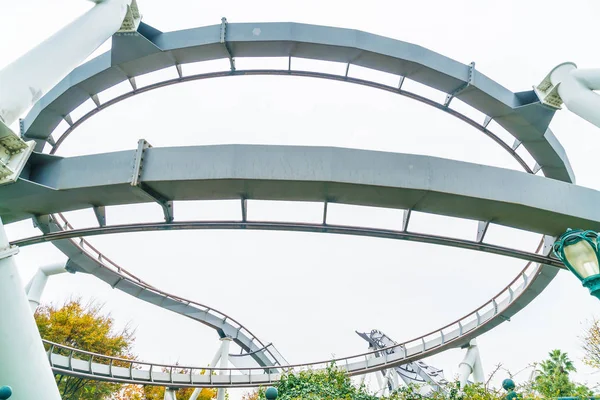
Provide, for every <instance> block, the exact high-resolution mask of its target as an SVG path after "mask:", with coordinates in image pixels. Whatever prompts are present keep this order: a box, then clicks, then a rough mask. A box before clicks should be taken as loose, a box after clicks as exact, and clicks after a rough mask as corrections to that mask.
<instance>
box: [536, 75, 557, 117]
mask: <svg viewBox="0 0 600 400" xmlns="http://www.w3.org/2000/svg"><path fill="white" fill-rule="evenodd" d="M533 91H534V92H535V94H536V95H537V97H538V99H540V102H541V103H542V104H545V105H547V106H550V107H552V108H554V109H557V110H560V106H561V105H562V104H563V101H562V98H561V97H560V95H559V94H558V85H556V86H555V85H553V84H552V81H551V80H550V74H548V75H546V77H545V78H544V80H542V82H541V83H540V84H539V85H537V86H534V87H533Z"/></svg>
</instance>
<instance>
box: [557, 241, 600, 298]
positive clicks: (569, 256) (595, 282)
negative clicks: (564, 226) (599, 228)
mask: <svg viewBox="0 0 600 400" xmlns="http://www.w3.org/2000/svg"><path fill="white" fill-rule="evenodd" d="M599 236H600V235H599V234H598V232H594V231H584V230H582V229H569V230H567V231H566V232H565V233H563V234H562V236H561V237H560V238H558V240H557V241H556V243H554V247H553V249H554V254H555V255H556V256H557V257H558V258H559V259H560V261H562V262H563V264H565V266H566V267H567V268H568V269H569V270H570V271H571V272H572V273H574V274H575V276H577V278H579V280H580V281H581V283H582V284H583V286H584V287H586V288H588V289H589V291H590V294H591V295H592V296H594V297H596V298H598V299H600V262H599V259H600V258H599V257H600V255H599V249H598V237H599Z"/></svg>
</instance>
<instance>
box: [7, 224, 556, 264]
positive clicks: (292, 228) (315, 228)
mask: <svg viewBox="0 0 600 400" xmlns="http://www.w3.org/2000/svg"><path fill="white" fill-rule="evenodd" d="M59 218H61V219H63V221H66V219H65V218H64V216H62V214H60V213H59ZM55 223H56V224H57V226H60V223H59V221H55ZM236 229H248V230H256V231H286V232H310V233H331V234H337V235H351V236H365V237H374V238H380V239H394V240H406V241H411V242H418V243H428V244H437V245H441V246H449V247H456V248H459V249H465V250H474V251H481V252H484V253H490V254H496V255H501V256H506V257H511V258H517V259H520V260H525V261H529V262H536V263H540V264H544V265H549V266H553V267H555V268H560V269H565V266H564V264H563V263H562V262H561V261H560V260H558V259H556V258H554V257H551V256H550V254H546V255H543V254H539V253H537V252H534V253H532V252H528V251H523V250H519V249H513V248H510V247H503V246H498V245H493V244H489V243H483V242H478V241H475V240H467V239H457V238H451V237H446V236H438V235H432V234H426V233H416V232H409V231H401V230H392V229H378V228H368V227H358V226H347V225H332V224H329V223H326V224H314V223H312V224H311V223H300V222H283V221H282V222H275V221H269V222H265V221H181V222H167V223H163V222H154V223H153V222H146V223H135V224H125V225H112V226H101V227H97V228H82V229H75V228H72V227H70V228H69V229H62V230H53V231H50V230H48V233H45V234H42V235H40V236H32V237H28V238H24V239H19V240H15V241H13V242H11V244H12V245H14V246H19V247H25V246H32V245H35V244H40V243H54V242H59V241H65V240H67V239H82V238H85V237H90V236H100V235H113V234H118V233H138V232H157V231H178V230H236ZM58 246H59V248H60V244H59V245H58ZM94 250H96V249H94ZM96 251H97V250H96Z"/></svg>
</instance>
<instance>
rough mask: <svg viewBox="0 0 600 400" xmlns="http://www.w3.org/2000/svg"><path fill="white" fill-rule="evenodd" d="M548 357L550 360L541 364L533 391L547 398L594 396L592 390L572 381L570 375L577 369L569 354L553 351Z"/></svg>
mask: <svg viewBox="0 0 600 400" xmlns="http://www.w3.org/2000/svg"><path fill="white" fill-rule="evenodd" d="M548 355H549V358H548V359H546V360H544V361H542V362H541V363H540V364H539V369H538V370H537V373H538V375H537V376H536V378H535V381H534V382H533V385H532V388H533V390H535V391H536V392H538V393H539V394H541V395H542V396H543V397H545V398H553V397H567V396H573V397H586V396H592V395H593V392H592V391H591V390H590V389H588V388H587V387H585V386H583V385H580V384H577V383H575V382H573V381H572V380H571V378H570V376H569V373H571V372H575V371H576V369H575V366H574V365H573V362H572V361H571V360H570V359H569V356H568V355H567V353H563V352H562V351H560V350H552V351H551V352H550V353H548Z"/></svg>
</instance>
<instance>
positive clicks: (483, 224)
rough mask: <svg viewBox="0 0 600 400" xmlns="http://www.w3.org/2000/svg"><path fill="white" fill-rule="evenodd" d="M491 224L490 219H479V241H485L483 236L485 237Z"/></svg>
mask: <svg viewBox="0 0 600 400" xmlns="http://www.w3.org/2000/svg"><path fill="white" fill-rule="evenodd" d="M489 226H490V222H489V221H479V225H477V240H476V242H477V243H481V242H483V238H484V237H485V234H486V233H487V230H488V228H489Z"/></svg>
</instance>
